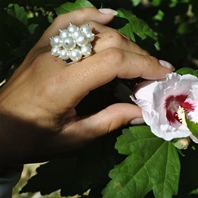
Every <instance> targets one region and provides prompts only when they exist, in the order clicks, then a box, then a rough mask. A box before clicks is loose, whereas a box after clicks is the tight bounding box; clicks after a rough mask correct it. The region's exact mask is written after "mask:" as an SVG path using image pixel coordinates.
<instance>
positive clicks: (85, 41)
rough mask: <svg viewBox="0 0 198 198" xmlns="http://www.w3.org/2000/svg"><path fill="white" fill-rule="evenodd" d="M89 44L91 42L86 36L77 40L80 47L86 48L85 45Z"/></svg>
mask: <svg viewBox="0 0 198 198" xmlns="http://www.w3.org/2000/svg"><path fill="white" fill-rule="evenodd" d="M88 42H89V39H88V38H87V37H86V36H84V35H82V36H79V37H78V38H77V39H76V43H77V45H79V46H85V45H87V44H88Z"/></svg>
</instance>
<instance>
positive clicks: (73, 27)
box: [67, 23, 79, 33]
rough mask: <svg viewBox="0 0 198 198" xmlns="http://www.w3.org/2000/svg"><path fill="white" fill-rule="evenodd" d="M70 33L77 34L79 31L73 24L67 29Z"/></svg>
mask: <svg viewBox="0 0 198 198" xmlns="http://www.w3.org/2000/svg"><path fill="white" fill-rule="evenodd" d="M67 29H68V31H69V32H72V33H73V32H75V31H76V30H78V29H79V27H77V26H76V25H73V24H72V23H70V24H69V27H68V28H67Z"/></svg>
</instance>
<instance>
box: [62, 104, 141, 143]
mask: <svg viewBox="0 0 198 198" xmlns="http://www.w3.org/2000/svg"><path fill="white" fill-rule="evenodd" d="M135 118H142V113H141V109H140V108H139V107H138V106H136V105H132V104H127V103H119V104H113V105H111V106H109V107H107V108H106V109H103V110H102V111H100V112H98V113H96V114H93V115H91V116H88V117H84V118H81V119H79V120H77V121H75V122H74V123H73V124H70V125H69V126H67V128H66V131H63V136H64V135H65V136H66V137H67V136H68V132H69V133H70V134H75V137H79V139H80V140H81V141H82V140H84V141H85V140H93V139H94V138H97V137H100V136H102V135H104V134H107V133H109V132H111V131H113V130H115V129H118V128H119V127H121V126H123V125H126V124H129V123H130V122H131V121H132V120H133V119H135ZM64 133H65V134H64ZM77 133H78V134H77ZM75 137H74V138H75ZM63 139H64V138H63Z"/></svg>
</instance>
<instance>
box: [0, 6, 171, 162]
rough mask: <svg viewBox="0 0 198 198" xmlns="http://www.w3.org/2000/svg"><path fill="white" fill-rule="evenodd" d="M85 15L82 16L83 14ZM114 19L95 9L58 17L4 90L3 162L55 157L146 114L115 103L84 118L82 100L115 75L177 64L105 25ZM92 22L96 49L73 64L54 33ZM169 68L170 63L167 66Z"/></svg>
mask: <svg viewBox="0 0 198 198" xmlns="http://www.w3.org/2000/svg"><path fill="white" fill-rule="evenodd" d="M78 16H79V17H78ZM112 19H113V14H111V12H110V11H108V14H107V13H106V14H104V13H102V12H100V11H98V10H97V9H95V8H87V9H82V10H77V11H73V12H71V13H68V14H64V15H60V16H58V17H57V18H56V19H55V21H54V22H53V23H52V25H51V26H50V27H49V28H48V29H47V30H46V31H45V33H44V34H43V36H42V37H41V38H40V40H39V41H38V43H37V44H36V45H35V46H34V47H33V48H32V50H31V51H30V52H29V54H28V55H27V57H26V58H25V60H24V62H23V63H22V64H21V66H20V67H19V68H18V69H17V71H16V72H15V73H14V74H13V76H12V77H11V79H10V80H9V81H8V82H7V84H6V85H5V86H4V87H3V88H2V90H1V92H0V127H1V128H0V129H1V130H0V145H1V146H0V161H1V164H11V163H12V164H13V163H27V162H37V161H45V160H49V159H51V158H53V157H56V156H59V155H60V154H62V153H67V152H69V151H70V150H72V149H74V148H77V147H80V146H82V145H84V144H86V143H87V142H89V141H91V140H93V139H94V138H97V137H100V136H102V135H104V134H107V133H109V132H111V131H113V130H115V129H117V128H118V127H120V126H122V125H125V124H127V123H129V122H130V121H131V120H133V119H135V118H141V117H142V114H141V110H140V108H139V107H137V106H135V105H131V104H127V103H125V104H124V103H119V104H113V105H111V106H109V107H107V108H105V109H103V110H101V111H100V112H98V113H96V114H93V115H87V116H86V117H78V115H77V112H76V110H75V107H76V105H77V104H78V103H79V102H80V101H81V100H82V99H83V98H84V97H85V96H86V95H87V94H88V93H89V92H90V91H91V90H94V89H96V88H97V87H99V86H101V85H104V84H106V83H108V82H110V81H111V80H113V79H114V78H116V77H118V78H136V77H142V78H146V79H161V78H164V77H165V75H166V74H167V73H169V72H172V68H171V65H170V64H168V63H167V62H161V63H163V65H165V66H166V67H163V66H162V65H160V62H159V61H158V60H157V59H156V58H154V57H151V56H150V55H149V54H148V53H147V52H146V51H144V50H142V49H141V48H140V47H138V46H137V45H136V44H135V43H133V42H131V41H130V40H129V39H126V38H124V37H123V36H122V35H121V34H120V33H119V32H118V31H116V30H113V29H111V28H109V27H106V26H104V24H107V23H109V22H110V21H111V20H112ZM70 22H72V23H73V24H75V25H78V26H80V25H82V24H86V23H88V24H89V25H90V26H91V28H92V31H93V32H94V33H95V34H96V37H95V40H94V41H93V42H92V44H93V49H94V54H93V55H91V56H90V57H88V58H85V59H83V60H81V61H79V62H76V63H73V64H71V65H66V63H65V62H64V61H63V60H62V59H59V58H57V57H55V56H51V54H50V50H51V47H50V45H49V38H50V37H52V36H55V35H57V34H58V33H59V29H65V28H67V27H68V25H69V23H70ZM167 67H168V68H167Z"/></svg>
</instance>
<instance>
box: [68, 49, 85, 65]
mask: <svg viewBox="0 0 198 198" xmlns="http://www.w3.org/2000/svg"><path fill="white" fill-rule="evenodd" d="M69 57H70V59H71V60H72V61H74V62H75V61H79V60H80V59H81V58H82V54H81V52H80V50H79V49H73V50H71V51H70V55H69Z"/></svg>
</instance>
